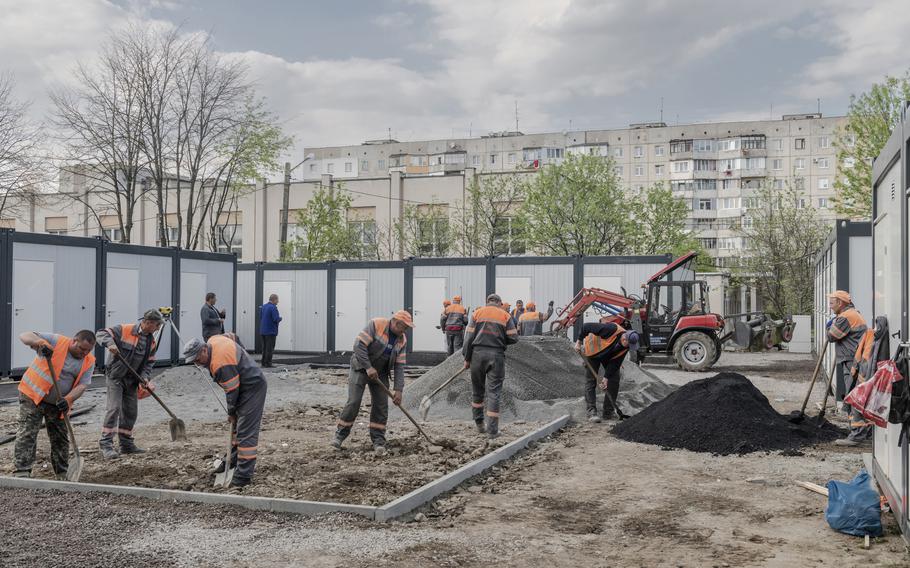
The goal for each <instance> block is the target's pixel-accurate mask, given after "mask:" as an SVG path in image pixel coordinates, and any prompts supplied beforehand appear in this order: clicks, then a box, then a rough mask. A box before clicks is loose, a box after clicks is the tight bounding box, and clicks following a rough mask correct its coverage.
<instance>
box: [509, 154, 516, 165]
mask: <svg viewBox="0 0 910 568" xmlns="http://www.w3.org/2000/svg"><path fill="white" fill-rule="evenodd" d="M509 163H510V164H514V163H515V153H514V152H510V153H509Z"/></svg>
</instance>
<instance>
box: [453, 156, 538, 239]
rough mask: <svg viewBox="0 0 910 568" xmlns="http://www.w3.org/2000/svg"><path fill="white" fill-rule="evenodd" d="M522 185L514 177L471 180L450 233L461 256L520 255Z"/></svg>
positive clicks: (520, 180)
mask: <svg viewBox="0 0 910 568" xmlns="http://www.w3.org/2000/svg"><path fill="white" fill-rule="evenodd" d="M524 186H525V183H524V181H523V180H522V179H521V178H520V177H519V176H518V175H516V174H491V175H484V176H480V177H479V179H478V178H475V179H474V180H473V181H472V182H471V184H470V185H469V186H468V188H467V191H466V195H465V199H464V202H463V203H461V205H460V206H459V207H458V208H457V213H456V225H457V226H456V227H454V228H453V231H457V234H454V235H453V237H454V239H453V240H454V244H455V247H456V249H457V250H456V252H457V253H458V254H459V255H461V256H493V255H501V254H523V253H524V252H525V251H526V249H527V244H526V238H525V222H524V219H523V218H522V215H521V202H522V200H523V199H524V190H525V187H524Z"/></svg>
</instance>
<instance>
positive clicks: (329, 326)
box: [325, 261, 335, 353]
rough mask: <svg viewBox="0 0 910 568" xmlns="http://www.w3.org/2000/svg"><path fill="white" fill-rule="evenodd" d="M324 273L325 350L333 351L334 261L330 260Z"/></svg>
mask: <svg viewBox="0 0 910 568" xmlns="http://www.w3.org/2000/svg"><path fill="white" fill-rule="evenodd" d="M326 270H327V273H326V286H325V292H326V294H325V297H326V312H325V313H326V337H325V350H326V351H328V352H329V353H331V352H332V351H335V263H334V261H330V262H329V264H328V267H327V269H326Z"/></svg>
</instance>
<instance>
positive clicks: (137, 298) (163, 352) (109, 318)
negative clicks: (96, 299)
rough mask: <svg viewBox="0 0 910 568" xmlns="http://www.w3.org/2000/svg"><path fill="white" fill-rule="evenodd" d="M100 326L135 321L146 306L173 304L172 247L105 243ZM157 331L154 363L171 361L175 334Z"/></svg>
mask: <svg viewBox="0 0 910 568" xmlns="http://www.w3.org/2000/svg"><path fill="white" fill-rule="evenodd" d="M104 259H105V262H104V265H105V266H104V276H105V286H104V306H103V315H104V326H108V327H109V326H112V325H117V324H123V323H136V322H137V321H138V320H139V318H141V317H142V314H143V313H145V311H146V310H149V309H152V308H161V307H173V306H174V304H175V295H174V289H175V286H176V281H175V278H174V276H175V275H174V266H175V264H176V260H177V251H176V249H167V248H158V247H143V246H135V245H122V244H112V243H105V245H104ZM172 336H173V333H172V332H171V331H170V330H165V332H164V333H162V335H161V344H160V345H159V346H158V353H157V356H156V359H157V363H158V364H159V365H160V364H162V363H168V362H170V361H171V356H172V347H173V346H174V345H176V343H177V340H176V337H175V336H174V337H172Z"/></svg>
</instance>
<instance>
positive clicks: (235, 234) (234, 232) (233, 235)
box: [215, 224, 243, 259]
mask: <svg viewBox="0 0 910 568" xmlns="http://www.w3.org/2000/svg"><path fill="white" fill-rule="evenodd" d="M215 231H216V232H217V233H216V234H217V235H218V246H217V247H216V249H217V251H218V252H227V253H235V254H236V255H237V258H238V259H239V258H240V255H241V254H243V225H240V224H228V225H216V226H215Z"/></svg>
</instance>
